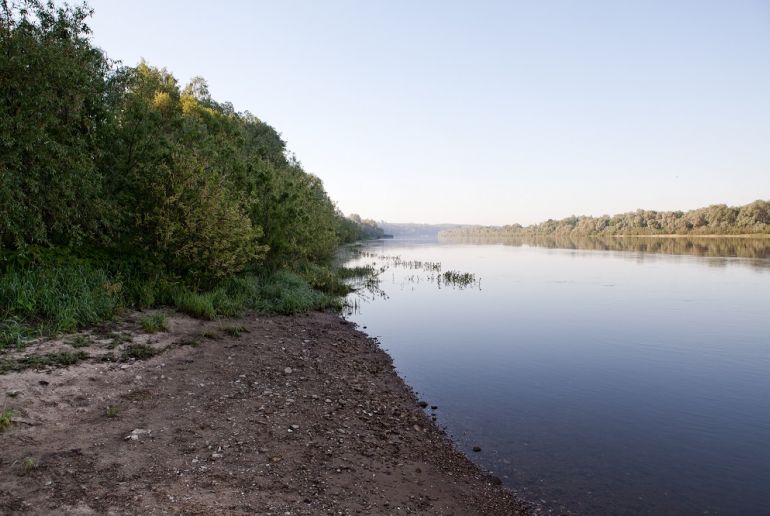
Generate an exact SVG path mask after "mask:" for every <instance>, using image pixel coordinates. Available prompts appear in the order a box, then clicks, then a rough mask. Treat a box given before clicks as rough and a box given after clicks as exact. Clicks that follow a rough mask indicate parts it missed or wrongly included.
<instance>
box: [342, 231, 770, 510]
mask: <svg viewBox="0 0 770 516" xmlns="http://www.w3.org/2000/svg"><path fill="white" fill-rule="evenodd" d="M667 245H668V244H667ZM767 245H770V242H768V243H767ZM368 250H369V251H371V252H374V253H379V254H384V255H391V256H392V255H399V256H400V257H401V258H403V259H406V260H409V259H417V260H424V261H425V260H427V261H440V262H441V263H442V264H443V269H444V270H448V269H454V270H460V271H467V272H473V273H476V274H477V275H478V276H479V277H480V278H481V283H480V287H479V286H477V287H474V288H467V289H462V290H460V289H453V288H447V287H446V286H442V288H437V285H436V284H435V283H434V282H430V281H427V277H428V276H429V273H427V272H422V273H420V272H415V271H414V270H409V269H404V268H399V267H391V268H389V269H388V270H387V271H386V272H385V273H383V274H382V276H381V278H382V281H381V284H380V287H381V288H382V289H383V291H384V292H385V294H387V299H386V298H384V297H380V296H369V297H368V298H367V300H364V299H362V298H361V297H360V296H356V295H354V296H353V297H351V300H353V299H354V298H355V300H357V302H358V303H359V307H358V308H357V309H356V311H355V313H353V314H351V315H349V319H350V320H352V321H355V322H357V323H358V324H359V325H361V326H366V327H367V330H366V331H367V332H368V333H369V334H370V335H372V336H377V337H379V339H380V341H381V344H382V346H383V347H384V348H385V349H386V350H387V351H389V352H390V354H391V355H392V356H393V359H394V361H395V364H396V367H397V369H398V371H399V372H400V373H401V374H402V375H403V376H404V377H405V379H406V380H407V382H408V383H409V384H410V385H412V386H413V387H414V388H415V390H417V391H418V392H419V393H420V397H421V398H422V399H425V400H426V401H428V402H429V403H430V404H435V405H438V406H439V408H438V410H437V411H436V414H437V415H438V422H439V423H440V424H441V425H442V426H444V427H446V429H447V431H448V433H449V434H450V435H452V436H453V437H454V438H455V439H456V440H457V442H458V444H459V446H460V447H461V448H462V449H463V450H464V451H466V452H469V455H471V456H473V458H474V460H477V461H478V462H479V463H480V464H481V465H482V466H483V467H485V468H487V469H489V470H491V471H493V472H494V473H495V474H496V475H498V476H499V477H500V478H501V479H503V481H504V482H505V483H506V484H507V485H508V486H510V487H511V488H513V489H514V490H515V491H517V492H519V493H520V494H522V495H523V496H525V497H528V498H530V499H533V500H535V499H537V500H540V499H542V500H544V501H545V502H546V504H547V506H548V507H551V508H553V509H554V510H560V509H561V508H566V509H568V510H570V511H573V512H578V513H594V514H611V513H612V514H619V513H620V514H628V513H631V514H634V513H642V514H653V513H654V514H704V513H707V512H708V513H710V514H715V513H716V514H770V260H769V259H767V258H764V257H763V256H767V254H766V253H765V254H763V253H762V252H760V253H759V254H757V253H751V254H749V256H754V258H751V259H749V258H714V257H703V256H691V255H686V254H684V255H676V254H653V253H645V252H638V251H630V252H628V251H611V250H610V251H606V250H580V249H558V248H541V247H534V246H510V245H478V244H476V245H474V244H441V243H436V242H433V243H419V242H404V241H398V240H393V241H384V242H383V241H381V242H376V243H373V244H371V245H370V246H369V248H368ZM698 254H704V253H698ZM756 256H759V258H756ZM372 260H373V258H370V257H369V258H358V259H356V260H354V261H353V262H352V263H355V264H359V263H368V262H371V261H372ZM374 260H377V259H376V258H375V259H374ZM377 261H378V262H379V263H383V262H382V260H377ZM417 280H419V281H417ZM362 302H363V304H360V303H362ZM476 445H478V446H480V447H481V448H482V451H481V453H472V452H470V450H471V448H472V447H473V446H476Z"/></svg>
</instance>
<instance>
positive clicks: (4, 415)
mask: <svg viewBox="0 0 770 516" xmlns="http://www.w3.org/2000/svg"><path fill="white" fill-rule="evenodd" d="M12 424H13V410H11V409H5V410H3V411H2V412H0V432H5V431H6V430H8V429H9V428H11V425H12Z"/></svg>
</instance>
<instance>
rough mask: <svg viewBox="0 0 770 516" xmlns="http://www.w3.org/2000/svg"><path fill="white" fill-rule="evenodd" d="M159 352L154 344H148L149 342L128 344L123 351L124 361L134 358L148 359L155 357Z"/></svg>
mask: <svg viewBox="0 0 770 516" xmlns="http://www.w3.org/2000/svg"><path fill="white" fill-rule="evenodd" d="M158 353H160V351H159V350H157V349H155V348H153V347H152V346H148V345H147V344H134V345H131V346H128V347H127V348H126V349H125V350H124V351H123V356H122V359H123V361H127V360H131V359H132V358H133V359H134V360H147V359H148V358H152V357H154V356H155V355H157V354H158Z"/></svg>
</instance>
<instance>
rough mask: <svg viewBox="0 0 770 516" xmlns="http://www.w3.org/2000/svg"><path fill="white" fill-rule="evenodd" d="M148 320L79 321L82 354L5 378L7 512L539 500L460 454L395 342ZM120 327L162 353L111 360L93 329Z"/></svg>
mask: <svg viewBox="0 0 770 516" xmlns="http://www.w3.org/2000/svg"><path fill="white" fill-rule="evenodd" d="M140 318H141V317H140V316H139V314H132V315H129V316H128V317H125V318H122V319H120V320H118V321H116V322H112V323H108V324H105V325H102V326H101V327H99V328H97V329H94V330H91V331H89V332H86V333H87V334H88V337H89V339H90V340H89V342H91V344H90V346H89V347H88V348H83V349H84V350H85V351H87V352H89V354H90V355H91V358H90V359H89V360H86V361H84V362H82V363H80V364H77V365H73V366H70V367H66V368H60V369H54V368H48V369H47V370H44V371H34V370H31V369H30V370H26V371H23V372H20V373H10V374H6V375H3V376H0V393H2V396H3V397H4V398H5V399H4V404H5V406H7V407H10V408H12V409H13V410H14V423H13V424H12V426H11V428H10V429H9V430H8V431H6V432H4V433H2V434H0V472H2V473H1V474H0V512H19V511H20V512H30V513H36V514H38V513H44V514H45V513H51V514H52V513H76V512H78V513H88V512H96V513H103V512H109V511H115V512H118V513H126V514H135V513H162V512H172V513H192V514H195V513H198V514H202V513H206V514H210V513H221V514H223V513H227V514H232V513H236V514H238V513H255V512H257V513H277V514H284V513H286V512H288V513H291V514H319V513H336V512H337V511H343V513H368V514H372V513H374V514H383V513H384V514H388V513H399V512H405V513H424V514H435V513H441V514H526V513H532V512H538V508H536V507H535V506H533V505H531V504H528V503H526V502H525V501H523V500H520V499H517V498H515V497H514V495H513V494H512V493H511V492H510V491H509V490H508V489H506V488H504V487H503V486H501V485H500V481H499V479H496V478H495V477H492V476H489V475H488V474H485V473H484V472H483V471H482V470H481V469H480V468H479V467H478V466H476V465H475V464H473V463H472V462H471V461H470V460H469V459H468V458H467V457H466V456H465V455H463V454H462V453H461V452H459V451H458V450H457V449H456V448H455V447H454V445H453V444H452V442H451V440H450V439H449V437H448V436H447V435H446V434H445V433H444V432H443V431H442V430H441V429H440V428H439V427H438V426H437V425H436V424H435V423H434V422H433V421H432V420H431V419H430V417H429V416H428V415H427V414H426V413H425V411H424V410H423V409H422V408H421V407H420V405H419V400H418V399H417V397H416V396H415V394H414V392H413V391H412V389H411V388H410V387H409V386H408V385H406V383H405V382H404V381H403V380H402V379H401V378H400V377H399V376H398V375H397V374H396V373H395V371H394V369H393V366H392V361H391V359H390V357H389V355H387V353H386V352H384V351H383V350H382V349H381V348H380V347H379V346H378V345H377V343H376V342H375V341H374V340H373V339H371V338H369V337H368V336H367V335H366V334H364V333H363V332H361V331H358V330H357V329H355V327H354V325H353V324H352V323H349V322H347V321H345V320H344V319H341V318H340V317H339V316H338V315H336V314H331V313H311V314H306V315H296V316H283V317H262V316H253V315H252V316H249V317H245V318H242V319H233V320H225V321H211V322H207V321H200V320H195V319H191V318H189V317H186V316H182V315H178V314H171V317H170V319H171V327H170V331H169V332H166V333H158V334H154V335H148V334H146V333H143V332H142V331H141V330H140V324H139V321H140ZM116 331H119V332H122V333H124V334H127V335H131V339H132V341H133V342H134V343H145V344H146V345H148V346H150V347H152V348H153V349H159V350H160V349H164V350H165V351H164V352H163V353H160V354H158V355H156V356H154V357H152V358H149V359H147V360H135V361H127V362H117V363H112V362H103V361H101V359H99V358H98V357H99V355H103V354H104V353H107V351H106V348H107V347H108V346H107V344H106V343H103V342H102V341H103V340H105V339H100V337H101V336H103V335H107V334H109V333H114V332H116ZM70 338H71V336H70ZM63 346H67V344H64V343H63V342H62V339H58V340H52V341H41V342H38V343H35V344H32V345H30V346H29V348H27V349H26V350H25V351H24V353H35V352H44V351H47V350H50V349H60V348H62V347H63ZM119 350H120V348H118V351H119ZM110 352H114V349H113V350H112V351H110ZM9 393H13V397H11V396H9ZM108 407H116V408H114V409H108ZM111 410H112V411H114V412H117V413H116V414H111V413H110V411H111ZM135 430H138V431H139V432H135V433H134V435H136V439H133V438H131V437H129V436H131V435H132V432H134V431H135ZM145 430H148V431H149V432H148V433H144V431H145ZM27 458H29V459H31V461H33V462H34V465H32V466H29V461H27V460H26V459H27ZM25 463H26V464H27V466H25Z"/></svg>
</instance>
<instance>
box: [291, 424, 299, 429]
mask: <svg viewBox="0 0 770 516" xmlns="http://www.w3.org/2000/svg"><path fill="white" fill-rule="evenodd" d="M291 429H292V430H299V425H291Z"/></svg>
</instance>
